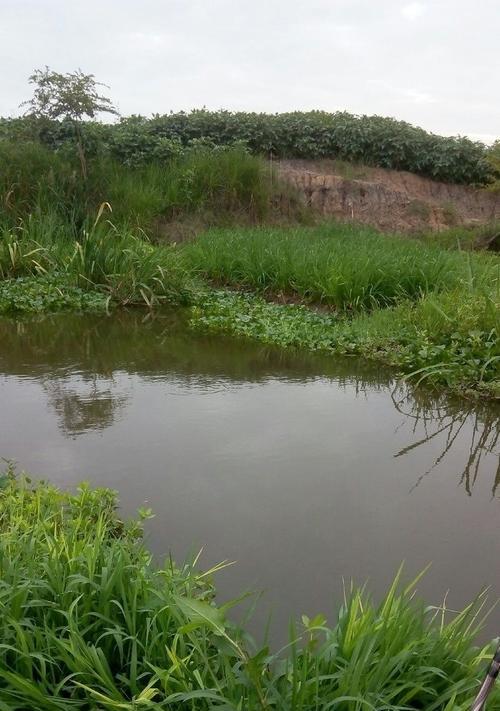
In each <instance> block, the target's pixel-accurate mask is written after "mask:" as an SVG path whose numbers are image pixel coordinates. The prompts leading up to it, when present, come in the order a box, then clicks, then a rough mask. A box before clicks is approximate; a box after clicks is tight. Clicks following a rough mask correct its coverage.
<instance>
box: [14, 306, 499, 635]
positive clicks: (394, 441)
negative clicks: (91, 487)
mask: <svg viewBox="0 0 500 711" xmlns="http://www.w3.org/2000/svg"><path fill="white" fill-rule="evenodd" d="M498 421H499V407H498V404H493V403H464V402H463V401H457V400H452V399H449V398H444V397H436V396H434V395H432V394H430V393H428V392H425V391H423V390H419V391H418V392H411V390H409V389H408V388H406V387H404V386H401V385H398V384H397V383H395V381H394V379H393V376H392V374H391V373H389V372H388V371H387V370H384V369H383V368H380V367H378V366H377V365H369V364H367V363H363V362H361V361H359V360H355V359H337V358H331V357H325V356H318V355H313V354H308V353H302V352H293V351H283V350H280V349H277V348H272V347H267V346H264V345H262V344H255V343H250V342H246V341H237V340H231V339H224V338H219V337H209V336H201V335H194V334H192V333H190V332H189V331H188V330H187V329H186V328H185V326H184V325H183V323H182V319H181V318H180V317H179V316H176V315H173V314H168V313H164V314H157V315H156V316H155V317H151V316H145V315H144V314H143V313H139V312H132V313H120V314H115V315H113V316H111V317H106V316H77V315H65V316H53V317H50V318H44V319H42V318H40V319H29V320H24V321H22V320H19V321H15V320H0V457H6V458H9V459H13V460H16V461H17V462H18V464H19V466H20V467H21V468H25V469H26V470H27V471H30V472H33V473H35V474H39V475H40V476H43V477H48V478H50V479H52V480H53V481H54V482H55V483H56V484H58V485H60V486H73V485H74V484H75V483H77V482H78V481H80V480H82V479H90V480H91V481H92V482H93V483H95V484H98V485H105V486H111V487H113V488H115V489H118V491H119V492H120V499H121V503H122V506H123V509H124V511H125V513H126V514H127V515H128V514H130V513H132V512H133V511H134V510H135V509H137V508H138V507H139V506H141V505H143V504H144V502H146V501H147V505H148V506H152V508H153V509H154V510H155V512H156V518H155V519H153V520H152V521H151V522H150V525H149V529H148V534H149V537H150V540H149V544H150V546H151V547H152V549H153V551H154V552H155V553H157V554H159V555H165V554H166V553H167V552H168V551H172V553H173V555H174V556H175V557H176V558H183V557H185V556H186V555H187V554H188V553H189V552H190V551H194V550H198V549H199V548H200V547H201V546H204V550H205V553H204V558H203V560H204V561H205V564H206V565H207V566H209V565H212V564H213V563H215V562H217V561H219V560H222V559H228V560H237V561H239V565H236V566H232V567H231V568H229V569H228V570H227V571H225V572H224V573H222V574H221V575H220V579H219V589H220V590H221V594H222V596H223V597H230V596H233V595H237V594H239V593H240V592H241V590H242V589H245V588H251V589H262V588H264V589H265V590H266V591H267V593H266V596H265V599H266V600H268V601H269V603H270V604H272V603H273V602H274V603H276V604H275V605H274V620H275V623H276V625H277V627H278V628H280V629H282V630H283V629H286V622H287V620H288V618H289V616H290V615H293V616H295V617H297V615H299V614H301V613H307V614H315V613H316V612H323V613H325V614H326V615H327V617H328V616H329V612H330V611H331V609H332V608H333V606H334V604H333V601H334V599H337V600H338V596H339V595H340V594H341V585H342V584H341V580H342V577H344V578H347V579H349V578H351V577H352V578H354V579H355V580H357V581H361V582H363V581H364V580H365V579H366V578H369V579H370V589H371V590H373V592H374V594H375V595H378V594H380V593H381V592H382V591H383V590H384V589H385V587H386V585H387V584H388V582H389V580H390V579H391V578H392V576H393V574H394V572H395V570H396V569H397V567H398V566H399V564H400V562H401V560H403V559H405V560H406V561H407V565H408V569H409V571H408V572H409V574H412V573H414V572H415V573H416V572H417V571H418V570H421V569H422V568H423V567H425V566H426V565H427V563H429V562H430V561H434V566H433V568H432V571H431V573H429V575H428V576H426V578H425V579H424V581H423V582H422V584H421V590H422V593H423V594H425V595H426V597H427V598H428V599H429V600H430V601H432V602H438V601H439V600H441V599H442V596H443V595H444V593H445V592H446V590H447V589H451V591H452V592H451V596H450V604H452V605H457V606H458V605H460V604H462V603H463V602H464V601H466V600H467V599H469V598H471V597H472V596H474V595H475V593H477V591H478V589H479V588H480V587H481V586H482V585H483V584H486V585H491V586H492V588H493V590H494V591H495V593H498V592H500V569H499V567H498V553H499V551H497V550H496V547H495V545H494V544H492V543H491V542H492V541H496V540H497V538H498V514H499V511H498V503H497V498H496V493H497V490H499V489H498V482H499V441H498ZM485 541H488V545H485ZM262 615H263V616H265V612H263V613H262ZM261 621H262V618H261Z"/></svg>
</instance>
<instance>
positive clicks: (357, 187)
mask: <svg viewBox="0 0 500 711" xmlns="http://www.w3.org/2000/svg"><path fill="white" fill-rule="evenodd" d="M278 165H279V167H278V171H279V174H280V175H281V177H282V178H284V179H285V180H286V181H287V182H288V183H290V184H292V185H293V186H294V187H295V188H296V189H297V190H298V191H299V192H300V193H302V194H303V195H304V198H305V200H306V203H307V204H308V205H309V206H310V207H312V208H313V210H314V211H315V212H318V213H320V214H321V215H324V216H332V217H337V218H340V219H342V220H352V221H355V222H362V223H365V224H369V225H373V226H375V227H378V228H379V229H382V230H384V231H416V230H422V229H425V230H436V231H439V230H444V229H447V228H449V227H452V226H457V225H463V226H470V227H472V226H480V225H484V224H488V223H492V222H495V221H497V220H500V194H499V193H495V192H490V191H488V190H480V189H476V188H472V187H468V186H463V185H450V184H447V183H438V182H435V181H433V180H430V179H428V178H423V177H421V176H419V175H415V174H413V173H407V172H403V171H396V170H386V169H383V168H369V167H366V166H351V165H349V164H345V163H339V162H336V161H326V160H325V161H309V160H286V161H285V160H284V161H281V162H280V163H279V164H278Z"/></svg>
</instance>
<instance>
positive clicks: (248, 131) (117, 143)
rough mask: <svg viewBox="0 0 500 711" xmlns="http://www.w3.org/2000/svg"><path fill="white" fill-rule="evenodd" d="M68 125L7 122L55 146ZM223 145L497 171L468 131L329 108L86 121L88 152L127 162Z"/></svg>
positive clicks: (461, 171)
mask: <svg viewBox="0 0 500 711" xmlns="http://www.w3.org/2000/svg"><path fill="white" fill-rule="evenodd" d="M71 131H72V127H71V126H70V125H68V122H60V123H57V122H53V123H47V122H40V121H39V120H38V121H37V120H34V119H11V120H6V119H3V120H1V121H0V139H1V138H2V137H4V138H10V137H14V138H15V140H20V139H21V140H26V139H29V140H34V139H36V140H41V141H42V142H43V143H44V144H45V145H47V146H48V147H49V148H51V149H55V150H60V149H61V146H63V145H65V144H66V143H67V142H71V141H72V140H73V139H72V133H71ZM200 139H201V140H204V141H208V142H209V143H211V144H213V145H216V146H231V145H234V144H235V143H240V144H244V145H245V146H247V147H248V149H249V150H250V151H251V152H252V153H254V154H257V155H265V156H269V155H270V154H272V155H274V156H276V157H279V158H310V159H315V158H334V159H339V160H345V161H351V162H356V163H365V164H367V165H373V166H379V167H382V168H394V169H397V170H409V171H411V172H413V173H419V174H421V175H426V176H428V177H430V178H433V179H435V180H443V181H446V182H450V183H464V184H481V185H483V184H487V183H488V182H490V181H491V180H492V179H493V174H494V171H493V170H492V167H491V165H490V163H489V162H488V160H487V150H486V147H485V146H484V145H483V144H482V143H479V142H475V141H472V140H470V139H468V138H465V137H462V136H456V137H444V136H437V135H435V134H432V133H428V132H427V131H424V130H423V129H421V128H418V127H415V126H412V125H411V124H409V123H406V122H404V121H396V120H395V119H392V118H386V117H382V116H356V115H353V114H349V113H347V112H336V113H327V112H324V111H310V112H291V113H283V114H257V113H244V112H236V113H233V112H230V111H206V110H204V109H203V110H196V111H192V112H190V113H183V112H181V113H175V114H174V113H171V114H167V115H164V116H154V117H153V118H152V119H145V118H143V117H140V116H131V117H129V118H126V119H123V120H122V121H121V122H119V123H117V124H112V125H109V124H108V125H103V124H97V123H92V122H89V123H85V124H84V126H83V140H84V145H85V149H86V152H87V154H88V155H97V154H98V153H103V154H111V155H112V156H114V157H115V158H117V159H118V160H120V161H121V162H122V163H125V164H127V165H138V164H144V163H145V162H149V161H155V160H158V159H159V160H165V159H169V158H171V157H172V156H175V155H177V154H178V153H179V151H180V150H181V147H182V146H184V147H185V146H189V145H191V144H192V142H193V141H199V140H200Z"/></svg>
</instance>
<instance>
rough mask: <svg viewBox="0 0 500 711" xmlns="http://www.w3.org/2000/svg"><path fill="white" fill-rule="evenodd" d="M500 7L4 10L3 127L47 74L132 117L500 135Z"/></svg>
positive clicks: (449, 1)
mask: <svg viewBox="0 0 500 711" xmlns="http://www.w3.org/2000/svg"><path fill="white" fill-rule="evenodd" d="M499 37H500V3H499V0H476V2H471V1H470V0H401V1H397V0H244V1H243V0H0V67H1V69H0V115H2V116H15V115H19V113H20V109H19V104H20V102H21V101H23V100H24V99H27V98H29V97H30V96H31V88H30V86H29V84H28V81H27V78H28V76H29V75H30V74H31V73H32V71H33V70H34V69H35V68H42V67H44V66H45V65H48V66H49V67H50V68H51V69H54V70H56V71H60V72H68V71H72V70H75V69H78V68H79V69H81V70H82V71H84V72H86V73H93V74H95V76H96V78H97V79H98V80H100V81H102V82H105V83H106V84H108V85H109V87H110V89H109V90H106V91H107V94H108V95H109V97H110V98H111V99H112V100H113V102H114V103H115V104H116V105H117V106H118V108H119V110H120V112H121V113H122V114H123V115H128V114H132V113H135V114H142V115H146V116H148V115H150V114H152V113H168V112H169V111H178V110H190V109H193V108H201V107H203V106H205V107H207V108H209V109H220V108H224V109H229V110H243V111H266V112H278V111H293V110H310V109H322V110H325V111H338V110H345V111H350V112H352V113H357V114H379V115H384V116H393V117H395V118H398V119H403V120H405V121H409V122H411V123H413V124H416V125H419V126H422V127H423V128H425V129H427V130H430V131H433V132H435V133H440V134H445V135H455V134H462V135H469V136H471V137H473V138H476V139H479V140H483V141H486V142H489V141H491V140H494V139H495V138H496V137H498V136H499V135H500V90H499V89H500V87H499V81H498V79H499V77H500V50H499V48H498V41H499Z"/></svg>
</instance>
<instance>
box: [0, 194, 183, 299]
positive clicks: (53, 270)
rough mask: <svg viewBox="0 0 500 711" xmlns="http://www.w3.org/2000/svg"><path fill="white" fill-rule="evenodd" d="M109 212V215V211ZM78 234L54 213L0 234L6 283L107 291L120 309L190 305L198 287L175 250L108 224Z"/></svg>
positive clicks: (97, 223)
mask: <svg viewBox="0 0 500 711" xmlns="http://www.w3.org/2000/svg"><path fill="white" fill-rule="evenodd" d="M104 209H105V208H104V206H103V210H104ZM103 210H101V211H100V217H101V219H98V220H96V221H95V222H94V223H93V224H92V223H91V222H90V221H87V222H86V223H84V224H83V226H82V227H81V228H80V229H79V230H78V229H77V228H76V227H75V226H74V225H70V226H68V225H67V223H66V222H64V221H62V220H59V219H57V217H55V216H54V214H53V213H49V214H48V215H46V216H30V217H28V219H27V220H25V221H21V222H20V223H19V224H18V226H17V227H15V228H11V229H8V228H4V229H3V230H1V229H0V279H15V278H18V277H21V276H47V275H58V276H59V278H60V279H61V282H62V283H63V284H73V285H76V286H79V287H81V288H83V289H98V290H101V291H104V292H105V293H106V294H107V295H108V296H109V298H110V299H111V300H112V301H113V302H115V303H119V304H123V305H124V304H134V303H146V304H148V305H152V304H153V303H158V302H165V301H168V302H170V303H185V302H186V301H187V300H188V299H189V297H190V295H191V292H192V288H193V282H192V279H191V276H190V274H189V273H188V271H187V270H186V268H185V267H184V265H183V264H182V262H181V259H180V255H179V254H178V252H177V251H176V250H175V249H174V248H172V247H160V246H154V245H152V244H151V243H150V242H149V241H148V239H147V237H146V235H144V234H142V233H140V232H138V231H137V230H135V232H134V231H133V230H132V229H129V228H127V227H121V228H116V227H115V226H114V225H113V224H112V223H111V222H109V221H108V220H106V219H105V217H104V215H103V214H102V213H103Z"/></svg>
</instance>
